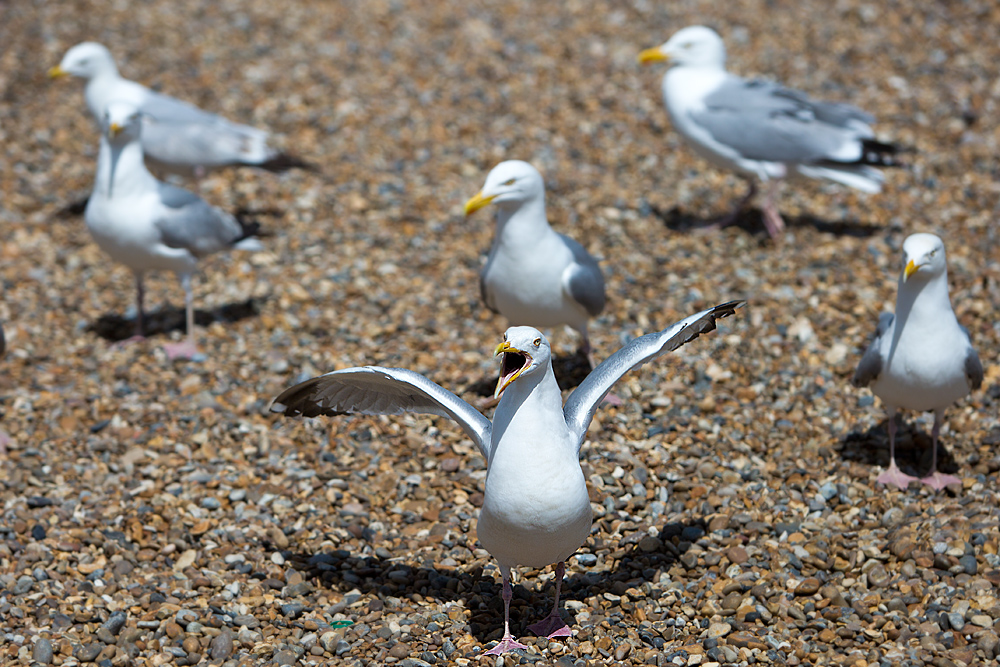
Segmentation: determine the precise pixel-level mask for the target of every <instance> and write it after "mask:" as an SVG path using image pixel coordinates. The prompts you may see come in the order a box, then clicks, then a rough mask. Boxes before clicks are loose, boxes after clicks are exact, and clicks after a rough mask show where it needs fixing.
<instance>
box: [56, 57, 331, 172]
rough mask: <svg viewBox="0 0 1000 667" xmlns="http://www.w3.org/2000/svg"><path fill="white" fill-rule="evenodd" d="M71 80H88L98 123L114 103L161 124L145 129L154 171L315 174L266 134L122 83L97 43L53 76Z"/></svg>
mask: <svg viewBox="0 0 1000 667" xmlns="http://www.w3.org/2000/svg"><path fill="white" fill-rule="evenodd" d="M67 75H72V76H78V77H81V78H84V79H87V87H86V90H85V98H86V100H87V108H89V109H90V113H91V114H92V115H93V116H94V118H95V119H96V120H97V122H98V123H100V122H101V121H102V119H103V116H104V110H105V108H106V107H107V106H108V104H109V103H111V102H129V103H131V104H133V105H134V106H135V107H136V108H137V109H138V110H139V111H140V112H142V114H144V115H146V116H147V117H152V118H154V119H155V121H156V122H155V123H144V125H145V127H143V132H142V149H143V152H144V154H145V156H146V160H147V162H148V163H149V164H150V166H152V167H154V168H158V169H161V170H163V171H166V172H170V173H175V174H180V175H183V176H187V175H194V176H196V177H199V178H200V177H201V176H203V175H204V173H205V172H206V171H208V170H211V169H217V168H220V167H228V166H249V167H259V168H261V169H266V170H268V171H273V172H282V171H287V170H288V169H293V168H301V169H310V170H315V168H314V167H313V166H312V165H310V164H309V163H307V162H304V161H303V160H300V159H299V158H296V157H293V156H290V155H288V154H286V153H282V152H280V151H278V150H276V149H274V148H271V147H270V146H269V145H268V140H269V137H270V135H269V133H268V132H265V131H264V130H258V129H257V128H254V127H250V126H249V125H240V124H238V123H233V122H231V121H229V120H226V119H225V118H223V117H222V116H217V115H215V114H213V113H209V112H207V111H202V110H201V109H199V108H198V107H196V106H194V105H193V104H188V103H187V102H182V101H181V100H178V99H175V98H173V97H168V96H167V95H163V94H161V93H156V92H153V91H152V90H150V89H149V88H146V87H145V86H143V85H141V84H138V83H136V82H134V81H129V80H128V79H124V78H122V76H121V75H120V74H119V73H118V67H116V66H115V61H114V58H112V56H111V52H110V51H109V50H108V49H107V48H106V47H105V46H103V45H101V44H98V43H96V42H83V43H81V44H77V45H76V46H74V47H73V48H71V49H70V50H69V51H67V52H66V55H65V56H63V59H62V62H60V63H59V64H58V65H57V66H56V67H53V68H52V69H50V70H49V76H50V77H51V78H60V77H63V76H67Z"/></svg>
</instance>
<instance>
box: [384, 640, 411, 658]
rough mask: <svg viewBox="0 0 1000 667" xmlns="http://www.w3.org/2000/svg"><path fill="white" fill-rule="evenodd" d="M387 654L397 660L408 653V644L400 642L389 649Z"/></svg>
mask: <svg viewBox="0 0 1000 667" xmlns="http://www.w3.org/2000/svg"><path fill="white" fill-rule="evenodd" d="M389 655H391V656H392V657H393V658H396V659H397V660H402V659H403V658H406V657H408V656H409V655H410V647H409V645H408V644H404V643H402V642H400V643H398V644H396V645H395V646H393V647H392V648H391V649H389Z"/></svg>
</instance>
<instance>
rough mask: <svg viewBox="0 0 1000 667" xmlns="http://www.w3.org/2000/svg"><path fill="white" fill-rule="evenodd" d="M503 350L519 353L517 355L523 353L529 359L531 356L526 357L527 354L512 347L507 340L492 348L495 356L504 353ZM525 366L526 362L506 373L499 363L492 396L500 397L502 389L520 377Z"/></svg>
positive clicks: (502, 365) (526, 365)
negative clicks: (498, 372) (498, 373)
mask: <svg viewBox="0 0 1000 667" xmlns="http://www.w3.org/2000/svg"><path fill="white" fill-rule="evenodd" d="M505 352H510V353H513V354H519V355H524V356H525V357H526V358H527V359H528V360H530V359H531V357H528V356H527V355H525V354H524V352H521V351H520V350H519V349H517V348H516V347H513V346H512V345H511V344H510V343H508V342H507V341H504V342H502V343H500V344H499V345H497V349H496V350H494V353H493V356H494V357H495V356H497V355H500V354H504V353H505ZM527 367H528V363H525V365H524V366H522V367H521V368H518V369H517V370H515V371H514V372H512V373H509V374H506V373H505V371H504V364H503V363H502V362H501V364H500V377H499V378H498V379H497V389H496V391H494V392H493V398H500V394H502V393H503V390H504V389H506V388H507V387H509V386H510V383H511V382H513V381H514V380H516V379H517V378H518V377H520V376H521V373H522V372H523V371H524V369H525V368H527Z"/></svg>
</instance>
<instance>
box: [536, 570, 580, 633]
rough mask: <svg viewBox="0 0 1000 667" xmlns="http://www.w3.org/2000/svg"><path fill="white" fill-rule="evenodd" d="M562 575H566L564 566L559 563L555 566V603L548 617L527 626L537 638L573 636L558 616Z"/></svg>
mask: <svg viewBox="0 0 1000 667" xmlns="http://www.w3.org/2000/svg"><path fill="white" fill-rule="evenodd" d="M564 574H566V564H565V563H559V564H558V565H556V601H555V603H554V604H553V605H552V611H550V612H549V615H548V616H546V617H545V618H543V619H542V620H540V621H538V622H537V623H532V624H531V625H529V626H528V629H529V630H531V631H532V632H534V633H535V634H536V635H538V636H539V637H548V638H549V639H555V638H556V637H569V636H571V635H572V634H573V633H572V631H571V630H570V629H569V628H568V627H566V624H565V623H564V622H563V620H562V617H561V616H560V615H559V593H560V592H561V591H562V581H563V575H564Z"/></svg>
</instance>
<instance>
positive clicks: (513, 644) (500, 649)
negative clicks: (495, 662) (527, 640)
mask: <svg viewBox="0 0 1000 667" xmlns="http://www.w3.org/2000/svg"><path fill="white" fill-rule="evenodd" d="M519 648H520V649H524V650H527V649H528V647H527V646H525V645H524V644H522V643H521V642H519V641H517V640H516V639H514V637H513V636H511V635H509V634H508V635H504V636H503V639H501V640H500V643H498V644H497V645H496V646H494V647H493V648H491V649H490V650H489V651H485V652H483V655H500V654H501V653H507V652H508V651H513V650H515V649H519Z"/></svg>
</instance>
